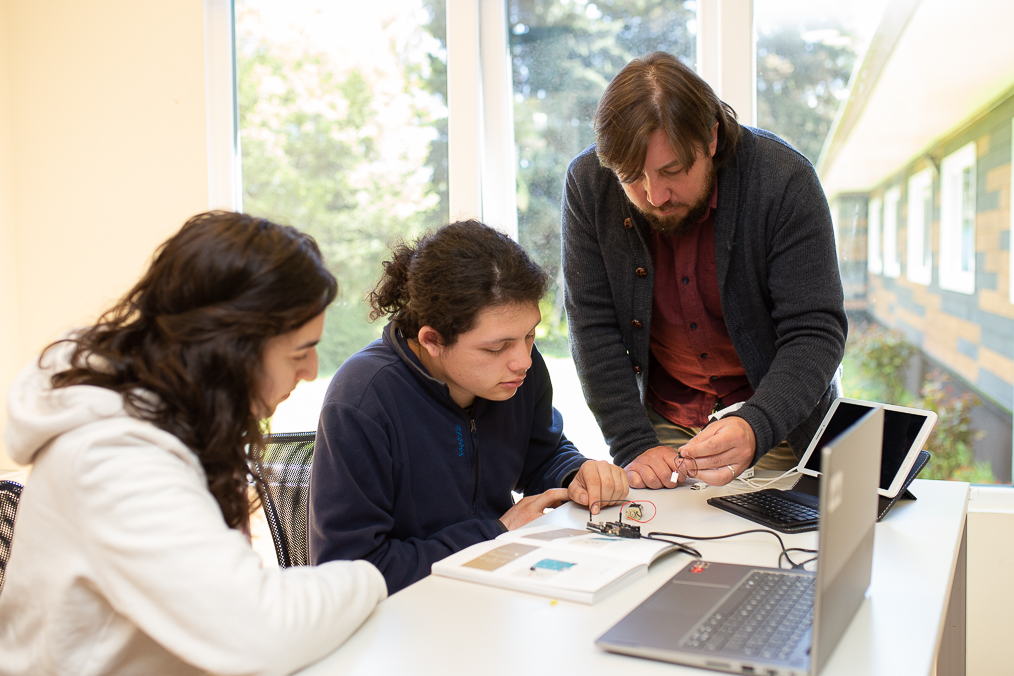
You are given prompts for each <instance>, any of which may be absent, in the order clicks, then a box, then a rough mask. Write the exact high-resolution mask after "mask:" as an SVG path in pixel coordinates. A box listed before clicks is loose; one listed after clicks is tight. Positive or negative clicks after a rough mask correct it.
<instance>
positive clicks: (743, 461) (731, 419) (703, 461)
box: [680, 416, 757, 486]
mask: <svg viewBox="0 0 1014 676" xmlns="http://www.w3.org/2000/svg"><path fill="white" fill-rule="evenodd" d="M756 449H757V438H756V437H755V436H754V433H753V428H752V427H750V423H748V422H747V421H745V420H743V419H742V418H739V417H736V416H728V417H725V418H722V419H721V420H718V421H716V422H713V423H711V424H710V425H708V426H707V427H705V428H704V429H703V430H701V431H700V433H699V434H698V435H697V436H695V437H694V438H693V439H691V440H690V441H688V442H687V443H686V445H684V446H683V447H682V448H680V455H682V456H683V457H684V458H690V459H692V460H690V461H688V462H693V463H695V464H696V465H697V476H696V478H697V479H699V480H700V481H703V482H704V483H706V484H710V485H712V486H724V485H725V484H727V483H729V482H730V481H732V480H733V479H735V478H736V477H737V476H739V475H740V474H742V473H743V471H744V470H746V469H747V468H748V467H750V463H752V462H753V456H754V451H756Z"/></svg>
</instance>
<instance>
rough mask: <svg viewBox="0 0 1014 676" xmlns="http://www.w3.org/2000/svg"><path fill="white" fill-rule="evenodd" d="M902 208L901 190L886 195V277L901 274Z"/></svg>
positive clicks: (891, 190)
mask: <svg viewBox="0 0 1014 676" xmlns="http://www.w3.org/2000/svg"><path fill="white" fill-rule="evenodd" d="M900 206H901V189H900V188H898V187H894V188H891V189H890V190H888V191H887V192H885V193H884V276H885V277H897V276H898V275H900V274H901V261H900V260H899V258H898V209H899V208H900Z"/></svg>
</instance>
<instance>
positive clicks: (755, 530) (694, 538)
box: [644, 528, 817, 570]
mask: <svg viewBox="0 0 1014 676" xmlns="http://www.w3.org/2000/svg"><path fill="white" fill-rule="evenodd" d="M750 533H768V534H769V535H774V536H775V539H777V540H778V544H779V545H781V548H782V552H781V554H779V555H778V567H779V568H781V567H782V559H783V558H784V559H785V560H786V561H788V563H789V565H790V566H791V567H792V569H793V570H795V569H800V568H802V567H803V566H805V565H806V564H808V563H810V562H811V561H816V560H817V557H816V556H814V557H813V558H812V559H809V560H807V561H803V562H802V563H796V562H795V561H793V560H792V557H790V556H789V552H790V551H792V552H797V551H798V552H806V553H808V554H816V553H817V550H815V549H804V548H802V547H792V548H790V549H786V548H785V542H784V541H783V540H782V537H781V536H780V535H779V534H778V533H776V532H774V531H773V530H767V529H764V528H751V529H750V530H744V531H740V532H738V533H729V534H727V535H701V536H694V535H682V534H680V533H660V532H652V533H648V534H647V535H646V536H644V537H646V538H649V539H662V538H655V537H654V536H656V535H662V536H665V537H671V538H683V539H685V540H690V541H691V542H698V541H704V540H724V539H725V538H731V537H736V536H737V535H749V534H750ZM666 542H671V541H670V540H666ZM695 551H696V550H695ZM697 558H699V559H700V558H704V557H702V556H701V555H700V554H697Z"/></svg>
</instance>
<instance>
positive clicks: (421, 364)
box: [310, 221, 628, 594]
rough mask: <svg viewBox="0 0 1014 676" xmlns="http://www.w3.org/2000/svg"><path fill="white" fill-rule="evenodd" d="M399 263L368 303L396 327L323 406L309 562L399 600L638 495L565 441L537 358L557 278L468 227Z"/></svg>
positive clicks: (505, 242)
mask: <svg viewBox="0 0 1014 676" xmlns="http://www.w3.org/2000/svg"><path fill="white" fill-rule="evenodd" d="M391 253H392V256H391V260H389V261H386V262H385V263H384V273H383V275H382V277H381V279H380V281H379V282H378V284H377V286H376V288H375V289H374V291H373V292H372V293H371V294H370V303H371V304H372V306H373V314H372V316H373V318H374V319H377V318H379V317H383V316H385V315H389V316H390V317H391V322H390V324H388V325H387V326H386V327H385V328H384V335H383V338H382V339H381V340H378V341H375V342H374V343H372V344H371V345H369V346H367V347H365V348H364V349H362V350H360V351H359V352H357V353H356V354H354V355H353V356H352V357H350V358H349V359H348V360H347V361H346V362H345V363H344V364H342V367H341V368H340V369H339V370H338V373H337V374H335V377H334V380H332V381H331V385H330V387H329V388H328V391H327V395H326V396H325V397H324V406H323V408H322V410H321V414H320V425H319V427H318V429H317V443H316V445H315V446H314V452H313V473H312V475H311V477H310V560H311V561H313V562H315V563H320V562H323V561H332V560H336V559H366V560H367V561H370V562H372V563H374V564H376V566H377V567H378V568H380V570H381V572H383V573H384V578H385V579H386V580H387V589H388V592H389V593H391V594H393V593H394V592H396V591H398V590H399V589H401V588H403V587H405V586H407V585H409V584H412V583H413V582H415V581H416V580H418V579H420V578H421V577H424V576H426V575H428V574H429V572H430V567H431V566H432V565H433V563H434V562H435V561H439V560H440V559H442V558H444V557H446V556H448V555H449V554H452V553H454V552H456V551H458V550H460V549H464V548H465V547H468V546H469V545H472V544H475V543H477V542H481V541H483V540H489V539H492V538H494V537H496V536H497V535H499V534H501V533H503V532H504V531H507V530H513V529H515V528H519V527H521V526H523V525H525V524H526V523H528V522H530V521H532V520H533V519H535V518H537V517H539V516H541V515H542V513H543V510H544V509H546V508H547V507H553V506H556V505H558V504H560V503H561V502H562V501H565V500H574V501H576V502H578V503H580V504H584V505H589V506H590V507H591V510H592V511H593V512H598V510H599V508H600V507H601V506H602V505H600V504H599V502H600V501H603V502H605V501H612V500H618V499H620V498H623V497H624V496H626V494H627V490H628V487H627V476H626V474H625V473H624V472H623V470H622V469H620V468H619V467H617V466H615V465H613V464H611V463H608V462H605V461H602V460H589V459H588V458H586V457H584V456H583V455H581V453H579V452H578V450H577V449H576V448H575V447H574V444H572V443H571V442H570V441H569V440H568V439H567V437H566V436H564V434H563V419H562V418H561V416H560V414H559V412H557V410H556V409H555V408H553V386H552V383H551V382H550V380H549V371H548V370H547V369H546V363H545V361H543V359H542V356H541V355H540V354H539V351H538V349H537V348H536V347H535V327H536V326H537V325H538V324H539V322H540V321H541V319H542V315H541V314H540V312H539V300H540V299H541V298H542V296H544V295H545V293H546V286H547V283H548V277H547V275H546V273H545V272H543V270H542V269H540V268H539V266H538V265H536V264H535V263H534V262H533V261H532V260H531V259H530V258H529V257H528V255H527V254H526V253H525V251H524V249H522V248H521V246H520V245H519V244H518V243H517V242H515V241H513V240H512V239H511V238H510V237H507V236H506V235H504V234H502V233H499V232H497V231H496V230H494V229H492V228H490V227H488V226H486V225H483V224H482V223H479V222H477V221H462V222H459V223H452V224H450V225H446V226H444V227H443V228H440V229H439V230H437V231H436V232H432V233H429V234H427V235H425V236H423V237H421V238H419V240H418V241H417V242H416V243H415V244H414V246H409V245H406V244H401V245H398V246H395V247H394V248H393V249H392V251H391ZM511 491H516V492H518V493H522V494H523V495H524V497H523V498H522V499H521V500H520V501H518V503H517V504H515V503H514V501H513V499H512V496H511Z"/></svg>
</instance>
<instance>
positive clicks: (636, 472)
mask: <svg viewBox="0 0 1014 676" xmlns="http://www.w3.org/2000/svg"><path fill="white" fill-rule="evenodd" d="M678 462H679V460H678V456H677V454H676V449H674V448H673V447H672V446H656V447H654V448H649V449H648V450H647V451H645V452H644V453H642V454H641V455H639V456H637V457H636V458H634V459H633V461H631V462H630V463H629V464H628V465H627V466H626V468H625V469H626V470H627V480H628V481H629V482H630V487H631V488H676V484H675V483H674V482H673V481H672V473H673V472H675V471H676V467H677V463H678Z"/></svg>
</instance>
